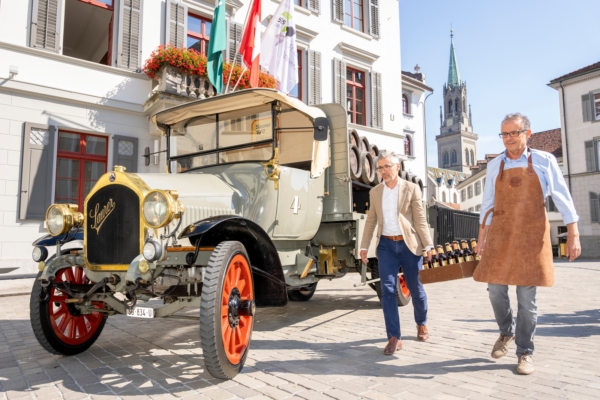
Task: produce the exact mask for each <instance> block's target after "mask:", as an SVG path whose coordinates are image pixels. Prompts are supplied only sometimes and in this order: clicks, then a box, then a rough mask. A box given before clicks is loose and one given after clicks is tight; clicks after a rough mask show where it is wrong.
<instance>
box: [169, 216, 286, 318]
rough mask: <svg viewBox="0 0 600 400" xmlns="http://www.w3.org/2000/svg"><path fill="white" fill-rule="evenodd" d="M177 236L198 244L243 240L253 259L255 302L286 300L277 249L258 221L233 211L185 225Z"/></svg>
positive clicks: (266, 304)
mask: <svg viewBox="0 0 600 400" xmlns="http://www.w3.org/2000/svg"><path fill="white" fill-rule="evenodd" d="M179 238H180V239H183V238H187V239H189V241H190V243H191V244H192V245H194V246H199V247H216V246H217V245H218V244H219V243H221V242H223V241H227V240H235V241H238V242H240V243H242V244H243V245H244V247H245V248H246V251H247V252H248V256H249V257H250V262H251V263H252V278H253V280H254V295H255V299H256V306H257V307H274V306H285V305H286V304H287V300H288V297H287V290H286V284H285V277H284V275H283V268H282V266H281V261H280V259H279V255H278V253H277V249H276V248H275V245H274V244H273V242H272V241H271V238H270V237H269V235H267V233H266V232H265V231H264V230H263V229H262V228H261V227H260V226H259V225H258V224H256V223H254V222H252V221H250V220H248V219H246V218H242V217H238V216H235V215H222V216H216V217H210V218H206V219H203V220H200V221H198V222H195V223H193V224H191V225H189V226H188V227H186V228H185V229H184V230H183V231H182V232H181V234H180V235H179Z"/></svg>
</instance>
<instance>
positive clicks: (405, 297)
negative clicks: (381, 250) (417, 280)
mask: <svg viewBox="0 0 600 400" xmlns="http://www.w3.org/2000/svg"><path fill="white" fill-rule="evenodd" d="M368 267H369V268H370V269H371V279H376V278H379V268H378V264H377V259H376V258H370V259H369V264H368ZM369 286H371V288H373V290H375V292H376V293H377V297H378V298H379V301H381V281H378V282H374V283H371V284H369ZM410 299H411V295H410V291H409V290H408V287H406V282H405V281H404V276H401V277H400V276H399V277H398V282H397V284H396V300H398V307H404V306H405V305H407V304H408V303H410Z"/></svg>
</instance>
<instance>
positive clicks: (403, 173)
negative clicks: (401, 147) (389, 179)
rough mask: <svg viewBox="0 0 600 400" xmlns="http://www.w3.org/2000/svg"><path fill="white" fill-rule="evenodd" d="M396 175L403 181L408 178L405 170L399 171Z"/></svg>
mask: <svg viewBox="0 0 600 400" xmlns="http://www.w3.org/2000/svg"><path fill="white" fill-rule="evenodd" d="M398 176H400V179H404V180H405V181H407V180H408V172H406V171H400V173H399V174H398Z"/></svg>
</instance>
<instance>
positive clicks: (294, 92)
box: [288, 50, 302, 101]
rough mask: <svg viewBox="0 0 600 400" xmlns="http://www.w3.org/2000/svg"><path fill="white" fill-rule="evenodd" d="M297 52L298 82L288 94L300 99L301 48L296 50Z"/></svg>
mask: <svg viewBox="0 0 600 400" xmlns="http://www.w3.org/2000/svg"><path fill="white" fill-rule="evenodd" d="M297 52H298V83H297V84H296V86H294V88H293V89H292V91H291V92H290V93H289V94H288V96H290V97H295V98H297V99H298V100H300V101H302V50H297Z"/></svg>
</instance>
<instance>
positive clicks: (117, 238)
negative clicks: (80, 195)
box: [30, 89, 410, 379]
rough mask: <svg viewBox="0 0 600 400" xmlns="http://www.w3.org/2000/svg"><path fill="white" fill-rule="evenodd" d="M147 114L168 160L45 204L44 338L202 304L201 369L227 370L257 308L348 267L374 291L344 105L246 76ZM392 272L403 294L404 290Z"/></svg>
mask: <svg viewBox="0 0 600 400" xmlns="http://www.w3.org/2000/svg"><path fill="white" fill-rule="evenodd" d="M153 121H154V123H156V124H157V126H158V127H159V128H160V129H161V130H162V131H163V133H164V135H165V136H166V141H165V143H166V159H167V173H160V174H159V173H146V174H142V173H139V174H133V173H128V172H127V171H125V170H124V168H123V167H119V166H115V167H114V170H113V171H110V172H108V173H106V174H104V175H103V176H102V177H101V178H100V179H99V180H98V182H97V183H96V184H95V186H94V187H93V188H92V190H91V191H90V192H89V194H88V195H87V197H86V198H85V203H84V209H83V210H82V211H83V212H80V211H79V210H78V209H77V206H76V205H71V204H53V205H52V206H50V207H49V208H48V211H47V213H46V224H47V229H48V231H49V235H46V236H44V237H42V238H40V239H39V240H37V241H36V242H34V249H33V259H34V261H36V262H38V263H39V270H40V272H39V275H38V278H37V279H36V281H35V284H34V287H33V291H32V294H31V301H30V308H31V324H32V327H33V331H34V333H35V336H36V338H37V339H38V341H39V342H40V344H41V345H42V346H43V347H44V348H45V349H46V350H48V351H50V352H52V353H56V354H63V355H74V354H78V353H81V352H83V351H85V350H86V349H88V348H89V347H90V346H91V345H92V344H93V343H94V341H95V340H96V339H97V338H98V336H99V335H100V333H101V332H102V329H103V327H104V325H105V323H106V319H107V318H108V316H111V315H115V314H124V315H127V316H131V317H140V318H159V317H176V315H174V314H175V313H176V312H177V311H179V310H181V309H183V308H184V307H190V306H192V307H199V308H200V311H199V321H200V337H201V346H202V351H203V357H204V362H205V365H206V368H207V370H208V371H209V372H210V374H212V375H213V376H215V377H217V378H223V379H231V378H233V377H234V376H235V375H236V374H238V373H239V371H240V370H241V369H242V367H243V365H244V361H245V359H246V357H247V355H248V349H249V346H250V341H251V336H252V329H253V321H254V316H255V313H256V308H260V307H268V306H284V305H286V304H287V301H288V299H289V300H293V301H306V300H308V299H310V298H311V296H312V295H313V293H314V291H315V289H316V286H317V283H318V282H319V280H320V279H333V278H340V277H342V276H344V275H345V274H346V273H347V272H351V271H355V272H359V273H360V274H361V283H362V284H365V283H367V284H369V285H370V286H371V287H372V288H373V289H375V290H378V288H379V287H378V285H379V283H378V282H377V281H375V282H372V281H367V279H368V278H371V279H377V277H378V272H377V262H376V259H375V258H374V257H375V252H374V248H373V246H374V242H375V241H372V242H373V244H372V246H371V248H370V249H369V257H370V259H371V262H370V263H369V265H368V266H367V265H364V264H363V263H361V262H359V258H358V252H359V249H358V248H357V246H358V243H359V242H360V238H361V235H362V230H363V227H364V222H365V214H364V213H363V211H365V210H364V208H365V204H366V203H367V202H368V190H369V189H370V186H368V185H365V184H364V183H362V184H361V183H359V182H357V181H353V179H352V175H353V174H354V175H356V172H357V171H356V170H353V171H351V168H352V166H353V165H354V167H356V163H357V162H358V161H357V160H356V155H354V156H352V154H351V153H352V152H350V151H349V148H350V144H349V140H350V139H349V135H348V124H347V115H346V111H345V110H344V109H343V108H342V107H341V106H339V105H337V104H325V105H318V106H313V107H309V106H307V105H305V104H303V103H302V102H300V101H298V100H296V99H293V98H290V97H287V96H285V95H282V94H281V93H278V92H276V91H273V90H269V89H255V90H245V91H239V92H234V93H230V94H226V95H222V96H217V97H214V98H209V99H203V100H199V101H195V102H191V103H188V104H185V105H181V106H178V107H174V108H171V109H169V110H165V111H162V112H160V113H158V114H157V115H155V116H154V117H153ZM366 168H372V165H371V166H370V167H368V166H367V167H366ZM351 172H352V173H351ZM355 204H358V206H355ZM355 208H356V209H357V210H356V211H360V212H356V211H355ZM69 242H73V243H77V242H79V243H81V242H82V244H83V245H82V246H80V247H79V248H77V247H75V248H73V246H71V248H69V249H67V247H68V246H66V244H71V245H72V244H73V243H69ZM51 246H55V251H54V253H55V254H54V255H52V256H51V257H48V255H49V251H48V248H49V247H51ZM367 273H369V274H370V276H368V275H367ZM398 279H399V283H400V285H399V288H400V289H399V290H398V293H397V297H398V300H399V304H400V305H406V304H407V303H408V302H409V301H410V293H409V291H408V289H407V287H406V285H405V284H404V280H403V277H402V276H401V275H400V276H399V278H398Z"/></svg>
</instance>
